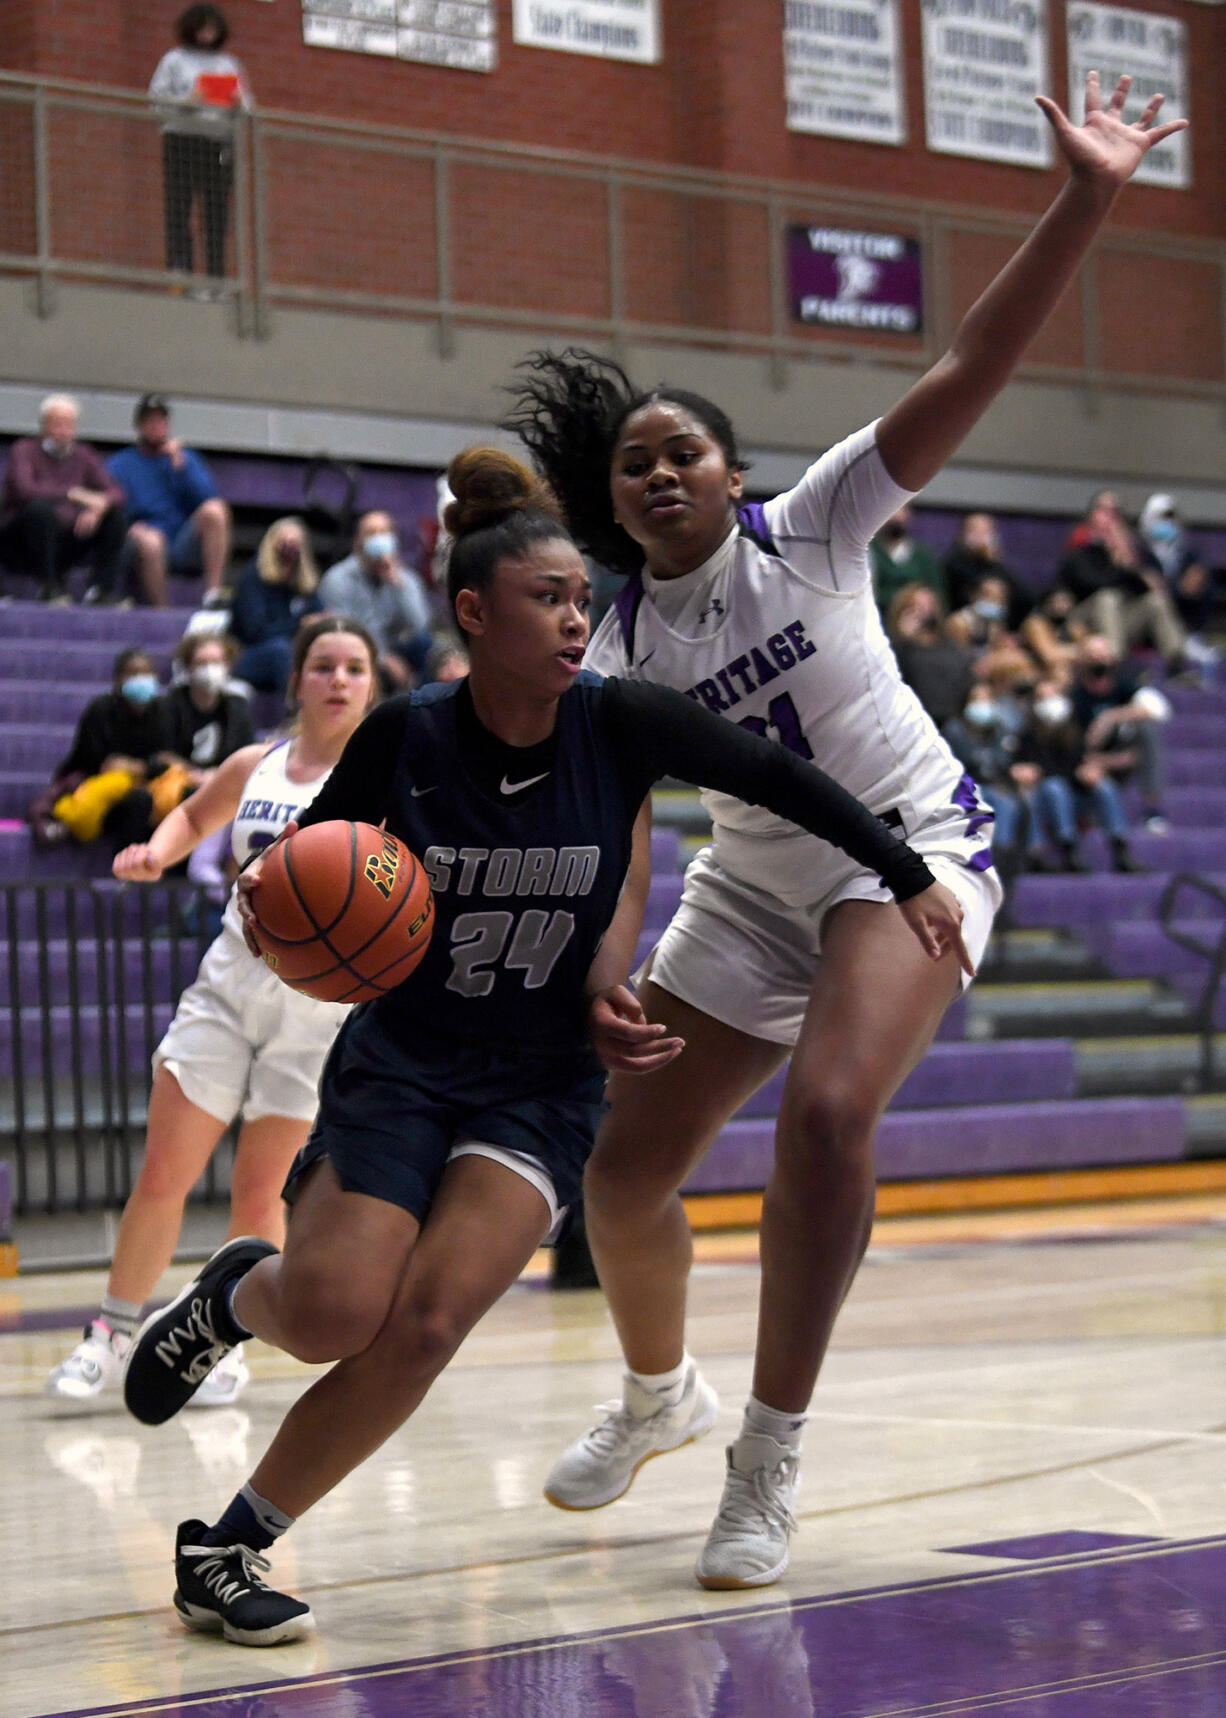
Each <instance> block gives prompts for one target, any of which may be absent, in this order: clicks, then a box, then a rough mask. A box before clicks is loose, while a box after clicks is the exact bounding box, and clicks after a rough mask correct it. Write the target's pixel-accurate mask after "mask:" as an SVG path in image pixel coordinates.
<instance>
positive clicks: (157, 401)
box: [132, 394, 170, 423]
mask: <svg viewBox="0 0 1226 1718" xmlns="http://www.w3.org/2000/svg"><path fill="white" fill-rule="evenodd" d="M153 412H165V414H166V416H167V417H169V416H170V401H169V400H168V399H167V398H166V396H165V394H142V395H141V397H140V399H139V400H137V402H136V410H135V411H134V412H133V413H132V421H133V423H139V422H140V420H141V419H142V418H147V417H149V416H150V415H151V414H152V413H153Z"/></svg>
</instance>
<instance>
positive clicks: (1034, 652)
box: [1021, 585, 1090, 686]
mask: <svg viewBox="0 0 1226 1718" xmlns="http://www.w3.org/2000/svg"><path fill="white" fill-rule="evenodd" d="M1074 606H1075V598H1074V596H1073V593H1072V592H1071V591H1070V590H1067V589H1066V588H1065V587H1064V586H1063V585H1053V586H1052V588H1051V590H1049V591H1047V592H1046V593H1045V594H1044V595H1043V596H1042V597H1040V598H1039V600H1038V602H1037V603H1036V604H1035V606H1034V607H1033V608H1032V609H1031V611H1030V613H1029V614H1028V615H1027V616H1026V618H1025V620H1024V621H1023V622H1022V627H1021V635H1022V642H1023V643H1024V644H1025V646H1026V649H1027V650H1028V651H1029V652H1030V654H1031V656H1032V657H1033V658H1034V660H1035V661H1036V662H1037V663H1038V665H1039V668H1040V669H1041V670H1042V672H1043V673H1044V674H1046V675H1047V676H1048V677H1049V678H1051V679H1053V680H1056V681H1058V682H1059V683H1060V685H1062V686H1064V685H1067V683H1068V682H1069V680H1070V679H1071V677H1072V672H1073V664H1074V662H1075V661H1076V660H1077V651H1078V648H1079V647H1080V645H1081V642H1082V640H1083V639H1085V638H1087V637H1088V636H1089V631H1090V629H1089V626H1088V625H1087V624H1086V622H1085V621H1084V620H1079V619H1078V618H1077V617H1076V615H1074V613H1073V609H1074Z"/></svg>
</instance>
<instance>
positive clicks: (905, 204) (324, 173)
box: [0, 72, 1226, 401]
mask: <svg viewBox="0 0 1226 1718" xmlns="http://www.w3.org/2000/svg"><path fill="white" fill-rule="evenodd" d="M160 125H161V115H159V113H158V112H157V111H155V110H154V108H153V106H152V105H151V103H150V102H149V100H148V98H147V97H146V96H145V95H144V94H143V93H141V92H136V91H131V90H122V89H112V88H104V87H101V86H95V85H90V84H85V83H78V82H74V81H71V80H67V79H59V78H33V77H29V76H25V75H22V74H19V73H14V72H0V273H8V274H10V275H13V274H16V275H22V276H25V277H27V278H28V279H29V281H30V283H31V297H32V308H33V309H34V310H35V311H36V312H37V313H38V314H39V315H42V316H50V315H53V314H54V312H55V305H56V288H57V285H58V284H59V283H60V282H63V281H95V282H101V283H113V284H122V285H126V286H128V287H132V288H136V289H140V290H145V291H150V292H162V293H181V292H183V291H185V290H189V291H190V290H192V288H191V287H190V286H187V285H185V282H184V277H183V276H182V275H181V274H177V273H175V272H174V271H173V270H170V269H168V268H167V267H165V266H164V264H165V254H164V250H163V244H164V230H163V213H162V210H163V200H162V193H163V187H162V156H161V142H160ZM231 128H232V145H233V207H232V213H231V219H230V239H229V245H228V251H227V257H226V264H225V270H226V271H225V274H224V276H223V277H222V278H221V280H220V283H219V284H220V289H221V293H222V295H223V296H224V297H225V298H226V300H227V301H228V303H229V304H230V305H231V307H232V310H233V315H232V318H231V323H230V326H231V332H232V333H233V334H235V335H236V336H238V337H240V338H254V339H260V338H262V337H264V336H266V335H267V334H268V332H269V329H270V326H271V318H272V317H273V315H274V314H275V313H276V310H277V308H278V307H303V306H311V307H317V308H321V309H330V310H341V311H345V312H348V313H350V314H355V315H372V316H381V317H387V316H392V317H403V318H409V319H413V320H417V321H421V320H429V321H430V322H432V323H433V325H434V328H435V331H436V339H437V343H438V346H439V349H440V351H441V352H442V353H443V354H444V355H446V354H448V353H449V352H450V350H451V348H452V343H453V339H454V330H455V328H456V326H457V325H461V324H465V325H475V326H488V327H502V328H515V329H520V328H522V329H525V330H532V331H536V332H541V333H554V334H558V333H561V334H573V335H576V336H581V337H583V338H587V339H592V340H597V341H603V342H606V343H608V344H611V345H612V346H613V347H614V349H616V348H617V346H618V344H619V343H620V342H624V341H629V340H635V341H645V340H646V341H652V340H656V341H666V342H668V343H670V344H676V345H689V346H700V347H706V348H716V349H725V350H729V351H737V352H742V353H756V354H759V355H761V356H763V357H764V358H765V359H767V361H768V362H769V363H770V365H771V367H772V371H773V372H774V373H775V375H776V378H777V379H781V378H782V374H783V369H784V367H785V366H786V365H787V364H789V363H791V362H794V361H798V360H799V361H804V360H805V359H811V358H813V357H814V356H815V355H821V356H824V357H829V356H837V357H854V358H856V359H857V360H858V361H860V362H868V363H887V364H890V365H893V366H899V365H901V366H909V367H912V368H915V369H919V368H922V367H925V366H926V365H928V364H929V363H930V362H932V360H933V359H934V357H935V356H936V355H937V354H938V353H939V352H940V351H942V350H943V349H944V348H945V346H946V345H947V344H948V339H949V335H950V332H951V330H952V328H953V327H954V325H955V324H956V321H957V319H958V315H959V314H960V311H961V309H962V308H963V304H964V296H963V294H962V293H961V292H960V291H959V283H960V282H961V281H962V280H963V279H964V278H965V277H966V276H967V274H968V272H976V271H978V272H980V273H981V272H982V268H983V259H984V258H985V257H990V258H991V259H993V260H992V266H995V260H996V259H997V258H998V257H1000V258H1003V255H1004V254H1005V248H1006V247H1011V246H1012V245H1014V244H1015V243H1016V242H1018V241H1019V240H1020V239H1021V238H1022V237H1023V236H1024V234H1025V233H1026V232H1027V231H1028V229H1029V225H1030V222H1029V220H1028V219H1027V218H1026V217H1022V216H1017V217H1014V216H1008V215H1003V214H1002V215H996V214H978V213H972V212H969V211H967V210H966V209H962V208H959V207H957V206H956V205H950V204H944V203H937V202H932V201H923V200H919V199H914V198H900V197H895V196H886V195H874V194H870V193H867V192H854V193H853V192H849V191H846V190H842V189H839V188H837V187H832V186H821V185H813V186H804V185H799V184H796V183H794V182H791V181H786V180H766V179H757V178H752V177H749V176H745V175H735V174H714V173H710V172H705V171H702V170H699V169H690V168H678V167H673V168H666V167H654V166H651V165H649V164H644V163H642V162H634V161H627V160H623V159H617V158H612V157H601V156H596V155H587V154H583V153H580V152H578V151H567V150H560V149H544V148H539V147H528V146H517V145H512V144H497V143H490V142H485V141H481V140H478V139H471V138H464V137H451V136H448V137H441V136H436V135H432V134H428V133H425V132H418V131H413V130H410V129H407V128H403V127H393V126H384V125H368V124H361V123H358V122H355V121H349V120H335V119H328V118H322V117H319V116H304V115H301V114H294V113H286V112H280V111H277V110H273V109H261V110H259V111H257V112H255V113H252V114H240V115H238V116H237V117H236V118H235V119H234V120H233V121H232V122H231ZM508 211H510V216H509V217H508ZM793 222H802V223H807V224H811V223H814V222H818V223H831V224H835V225H843V226H848V225H850V226H857V227H863V226H868V227H879V226H881V225H882V224H885V225H887V226H899V225H905V227H906V229H907V230H909V231H914V232H916V233H918V234H919V236H920V238H921V240H922V244H923V252H924V257H925V282H924V292H925V307H926V309H925V321H924V330H923V333H922V334H918V335H916V336H915V337H910V336H898V335H891V336H883V335H881V334H873V333H863V334H858V335H855V336H848V335H836V334H831V333H830V332H828V331H825V330H817V329H809V328H806V327H804V326H802V325H800V324H797V323H796V322H794V321H793V320H792V318H791V315H790V309H789V305H788V301H787V282H786V279H785V276H784V266H783V259H784V243H785V230H786V228H787V226H788V225H789V224H790V223H793ZM202 237H203V235H200V234H198V235H197V244H198V245H199V244H200V242H201V240H202ZM1172 264H1175V265H1179V266H1180V267H1181V268H1182V269H1183V270H1184V271H1185V273H1186V275H1187V276H1188V277H1189V278H1191V277H1192V276H1195V278H1196V281H1197V282H1198V291H1199V292H1200V298H1199V299H1198V303H1200V304H1201V305H1202V307H1204V306H1209V307H1211V308H1209V309H1207V310H1204V314H1205V315H1206V316H1208V317H1210V318H1211V319H1212V324H1213V326H1212V328H1211V333H1213V332H1215V333H1216V335H1217V336H1218V338H1217V342H1216V343H1217V345H1218V347H1219V352H1220V354H1221V356H1220V357H1219V358H1213V359H1209V360H1205V358H1204V353H1203V350H1202V352H1201V354H1200V356H1199V358H1196V359H1193V358H1191V357H1188V355H1187V354H1184V361H1183V367H1182V370H1181V371H1180V372H1179V373H1173V371H1172V364H1173V363H1174V360H1172V361H1171V362H1170V363H1168V364H1167V366H1166V369H1165V371H1163V370H1162V369H1161V360H1156V362H1158V363H1159V369H1158V370H1154V371H1146V372H1145V373H1131V372H1129V371H1126V370H1121V369H1119V368H1114V367H1112V366H1111V365H1110V364H1109V363H1107V362H1105V361H1104V357H1103V327H1104V321H1105V320H1109V317H1110V312H1109V308H1108V298H1107V297H1106V290H1107V285H1108V282H1109V280H1110V279H1111V278H1112V277H1114V276H1118V273H1119V271H1120V270H1121V269H1128V268H1136V269H1142V270H1146V271H1147V277H1148V274H1149V273H1152V272H1153V271H1154V270H1159V271H1161V270H1162V269H1163V268H1164V267H1169V266H1170V265H1172ZM1155 290H1157V288H1155ZM1072 304H1073V306H1074V309H1075V326H1069V325H1068V324H1065V325H1064V332H1063V333H1062V334H1060V335H1058V336H1057V335H1053V337H1052V339H1051V340H1050V341H1049V342H1048V343H1047V345H1046V346H1045V347H1044V349H1043V351H1044V353H1045V357H1044V358H1043V359H1042V360H1040V359H1038V358H1035V359H1032V361H1030V362H1029V363H1027V364H1026V365H1025V366H1023V370H1022V373H1023V374H1024V375H1027V376H1030V377H1032V378H1034V379H1037V380H1053V381H1059V382H1070V381H1072V382H1075V383H1077V384H1079V385H1081V386H1083V387H1084V388H1085V389H1086V390H1087V392H1088V394H1089V395H1090V396H1091V397H1092V396H1093V394H1094V393H1095V392H1096V391H1097V390H1099V389H1116V390H1121V389H1122V390H1125V391H1138V392H1145V393H1153V392H1154V391H1161V392H1165V393H1169V394H1178V395H1184V396H1189V397H1194V398H1203V399H1212V400H1217V401H1226V374H1223V364H1224V363H1226V247H1223V245H1221V244H1220V243H1216V242H1214V241H1212V240H1209V239H1195V238H1179V237H1175V236H1163V235H1157V234H1142V233H1131V232H1127V231H1124V230H1122V229H1118V228H1113V229H1112V230H1111V231H1110V232H1109V233H1108V234H1107V235H1106V236H1105V237H1104V238H1103V240H1102V241H1101V243H1100V245H1099V246H1098V248H1097V250H1096V251H1095V253H1094V254H1093V255H1092V256H1091V257H1090V259H1089V260H1088V262H1087V264H1086V265H1085V267H1084V268H1083V269H1082V271H1081V276H1080V280H1079V287H1078V293H1077V295H1076V297H1075V299H1074V300H1072ZM1208 343H1209V344H1212V343H1213V342H1212V341H1211V340H1210V341H1209V342H1208Z"/></svg>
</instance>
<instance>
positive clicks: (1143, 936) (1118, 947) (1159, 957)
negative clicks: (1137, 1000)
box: [1083, 919, 1217, 978]
mask: <svg viewBox="0 0 1226 1718" xmlns="http://www.w3.org/2000/svg"><path fill="white" fill-rule="evenodd" d="M1176 924H1177V927H1178V928H1180V929H1183V930H1185V931H1188V932H1190V933H1192V934H1193V935H1195V936H1196V937H1198V938H1199V939H1201V940H1202V941H1206V942H1208V943H1210V944H1212V942H1214V941H1216V936H1217V927H1216V926H1215V925H1214V923H1213V922H1212V920H1208V919H1197V920H1191V921H1187V920H1177V921H1176ZM1083 940H1084V941H1085V943H1086V945H1087V947H1089V948H1091V949H1093V951H1094V953H1095V954H1097V955H1099V956H1100V957H1101V959H1102V961H1103V963H1104V965H1105V966H1106V968H1107V970H1108V972H1111V973H1113V974H1114V975H1115V976H1116V977H1117V978H1169V977H1170V976H1171V975H1172V974H1173V973H1176V972H1186V973H1191V974H1193V975H1195V974H1197V973H1200V974H1202V975H1204V974H1206V973H1207V972H1208V966H1209V963H1208V958H1207V957H1206V956H1205V955H1198V954H1194V953H1193V952H1192V950H1191V949H1187V948H1184V947H1182V946H1181V945H1180V944H1179V943H1177V942H1174V941H1172V939H1171V938H1170V937H1168V936H1167V934H1166V932H1165V931H1164V930H1163V929H1162V926H1161V925H1160V924H1158V923H1156V922H1154V923H1150V924H1146V923H1144V922H1143V921H1140V922H1134V923H1129V922H1127V921H1125V922H1123V923H1119V922H1115V923H1113V922H1112V921H1110V920H1106V921H1104V922H1102V923H1099V924H1092V925H1089V926H1087V928H1086V930H1085V931H1084V932H1083Z"/></svg>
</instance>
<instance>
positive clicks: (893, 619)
mask: <svg viewBox="0 0 1226 1718" xmlns="http://www.w3.org/2000/svg"><path fill="white" fill-rule="evenodd" d="M885 630H886V634H887V636H888V638H889V640H890V643H891V644H892V645H893V646H894V654H895V656H896V657H897V658H898V667H899V671H900V672H901V674H902V677H903V679H904V680H905V681H906V682H907V685H908V686H910V687H911V689H912V691H913V692H914V693H915V695H916V697H917V698H918V699H919V701H920V703H921V704H922V705H923V706H924V708H925V710H927V712H928V714H929V715H930V716H931V717H932V719H933V721H934V722H935V723H936V724H937V726H938V727H939V728H941V727H944V725H945V723H946V722H948V721H951V720H952V718H953V717H954V716H957V715H960V714H961V712H962V709H963V707H964V705H965V704H966V699H967V694H968V693H969V691H970V689H971V682H972V680H973V679H974V659H973V658H972V656H971V653H970V651H969V650H968V649H967V648H966V646H965V645H963V644H959V643H958V642H957V641H956V640H955V639H952V638H951V637H950V636H949V633H948V630H947V629H946V625H945V613H944V609H943V608H942V605H941V599H940V597H939V596H938V595H937V593H936V591H934V590H933V589H932V587H931V586H930V585H921V584H910V585H904V586H903V587H902V589H901V590H899V591H896V592H895V593H894V596H893V599H892V600H891V602H890V606H889V609H888V610H887V613H886V619H885Z"/></svg>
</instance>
